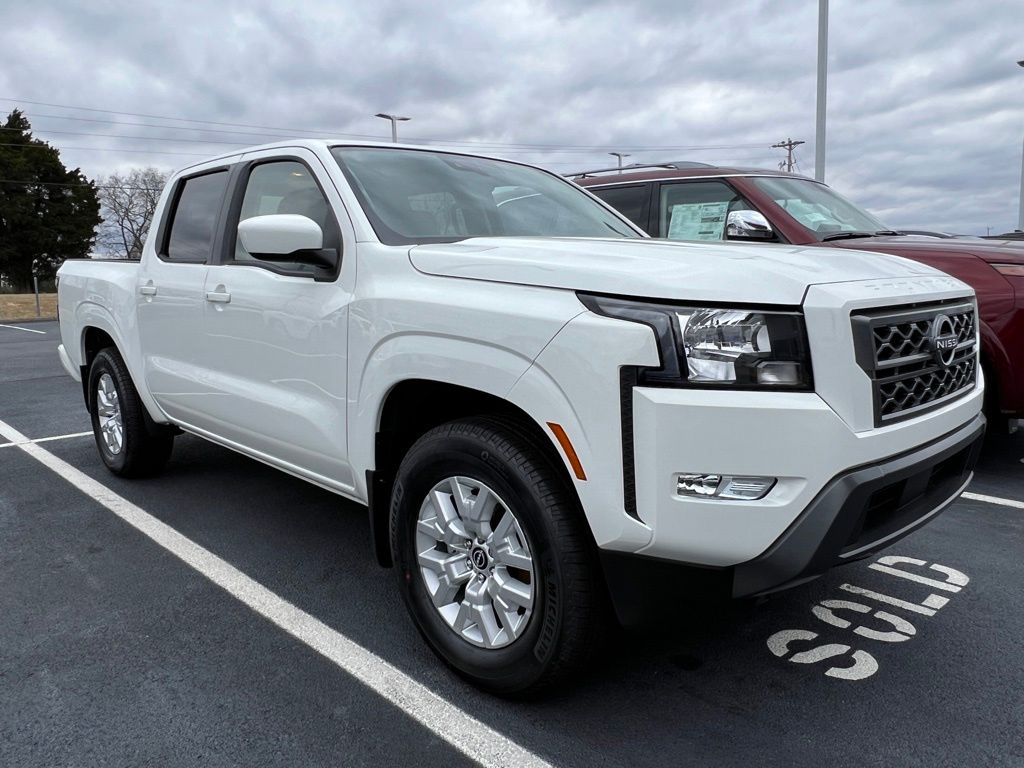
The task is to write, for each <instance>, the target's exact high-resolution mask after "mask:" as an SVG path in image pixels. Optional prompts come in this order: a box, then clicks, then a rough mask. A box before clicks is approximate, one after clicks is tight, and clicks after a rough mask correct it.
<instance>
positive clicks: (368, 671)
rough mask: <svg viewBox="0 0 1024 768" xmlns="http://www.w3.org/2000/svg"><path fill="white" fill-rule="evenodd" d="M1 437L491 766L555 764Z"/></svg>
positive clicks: (3, 429) (105, 493)
mask: <svg viewBox="0 0 1024 768" xmlns="http://www.w3.org/2000/svg"><path fill="white" fill-rule="evenodd" d="M0 436H2V437H4V438H6V439H7V440H9V441H10V442H11V443H15V444H17V447H18V448H20V449H21V450H22V451H24V452H25V453H27V454H28V455H29V456H31V457H32V458H34V459H36V460H37V461H39V462H40V463H42V464H43V465H45V466H46V467H48V468H49V469H51V470H53V471H54V472H56V473H57V474H58V475H60V476H61V477H63V478H64V479H65V480H67V481H68V482H69V483H71V485H73V486H74V487H75V488H77V489H78V490H80V491H81V492H82V493H84V494H86V495H87V496H89V497H91V498H92V499H94V500H95V501H97V502H99V503H100V504H102V505H103V506H104V507H106V508H107V509H109V510H110V511H111V512H113V513H114V514H115V515H117V516H118V517H120V518H121V519H122V520H124V521H125V522H126V523H128V524H129V525H131V526H133V527H134V528H136V529H137V530H138V531H140V532H141V533H143V534H144V535H146V536H148V537H149V538H150V539H152V540H153V541H154V542H156V543H157V544H158V545H160V546H161V547H163V548H164V549H166V550H167V551H168V552H170V553H171V554H173V555H174V556H175V557H177V558H178V559H179V560H181V561H182V562H184V563H185V564H186V565H188V566H190V567H191V568H194V569H195V570H196V571H198V572H199V573H201V574H202V575H203V576H205V577H206V578H207V579H209V580H210V581H212V582H213V583H214V584H216V585H217V586H218V587H220V588H221V589H223V590H225V591H226V592H228V593H229V594H230V595H232V596H233V597H235V598H236V599H238V600H239V601H240V602H242V603H244V604H245V605H247V606H248V607H249V608H251V609H252V610H253V611H255V612H256V613H258V614H259V615H260V616H263V617H264V618H266V619H268V620H269V621H271V622H272V623H273V624H275V625H277V626H278V627H279V628H281V629H283V630H284V631H285V632H287V633H288V634H290V635H292V636H293V637H294V638H296V639H297V640H299V641H300V642H302V643H304V644H305V645H307V646H309V647H310V648H312V649H313V650H314V651H316V652H317V653H319V654H321V655H322V656H324V657H325V658H327V659H329V660H330V661H332V662H334V664H336V665H337V666H338V667H340V668H341V669H342V670H344V671H345V672H347V673H348V674H350V675H352V677H354V678H356V679H357V680H359V681H360V682H361V683H362V684H363V685H365V686H366V687H367V688H369V689H371V690H372V691H374V692H376V693H378V694H380V695H381V696H383V697H384V698H385V699H387V700H388V701H389V702H390V703H391V704H393V705H394V706H396V707H398V708H399V709H401V710H402V711H404V712H405V713H406V714H407V715H409V716H410V717H412V718H414V719H415V720H417V721H418V722H419V723H421V724H422V725H424V726H425V727H427V728H428V729H430V730H431V731H432V732H433V733H434V734H436V735H437V736H438V737H439V738H441V739H443V740H444V741H446V742H448V743H449V744H451V745H452V746H453V747H455V748H456V749H458V750H459V751H460V752H462V753H463V754H464V755H466V756H467V757H469V758H470V759H472V760H475V761H477V762H479V763H481V764H483V765H486V766H538V767H539V766H548V765H549V763H547V762H545V761H544V760H543V759H542V758H541V757H539V756H538V755H535V754H534V753H532V752H530V751H529V750H527V749H525V748H524V747H522V746H520V745H519V744H516V743H515V742H514V741H512V740H511V739H509V738H507V737H506V736H503V735H502V734H500V733H498V732H497V731H495V730H494V729H493V728H491V727H490V726H488V725H485V724H484V723H482V722H480V721H479V720H477V719H476V718H475V717H473V716H472V715H470V714H469V713H468V712H465V711H463V710H462V709H460V708H459V707H457V706H456V705H455V704H452V703H451V702H450V701H448V700H447V699H444V698H442V697H441V696H439V695H437V694H436V693H434V692H433V691H431V690H430V689H429V688H427V687H426V686H425V685H423V684H422V683H420V682H418V681H416V680H414V679H413V678H411V677H409V675H407V674H405V673H404V672H402V671H401V670H399V669H398V668H396V667H395V666H393V665H392V664H390V663H389V662H387V661H385V660H384V659H382V658H381V657H380V656H378V655H376V654H375V653H373V652H372V651H370V650H367V649H366V648H363V647H362V646H361V645H359V644H358V643H356V642H354V641H353V640H350V639H349V638H348V637H346V636H345V635H343V634H341V633H340V632H338V631H336V630H334V629H331V628H330V627H329V626H327V625H326V624H324V623H323V622H322V621H320V620H319V619H317V618H315V617H314V616H312V615H311V614H308V613H306V612H305V611H303V610H301V609H300V608H297V607H296V606H294V605H292V604H291V603H289V602H288V601H287V600H285V599H284V598H282V597H280V596H279V595H277V594H276V593H274V592H272V591H270V590H269V589H267V588H266V587H264V586H263V585H262V584H260V583H259V582H257V581H255V580H254V579H252V578H250V577H249V576H246V575H245V574H244V573H242V572H241V571H239V570H238V569H237V568H235V567H234V566H233V565H231V564H230V563H228V562H227V561H225V560H222V559H221V558H219V557H217V555H215V554H213V553H212V552H210V551H209V550H207V549H204V548H203V547H201V546H200V545H199V544H196V543H195V542H194V541H192V540H191V539H189V538H188V537H186V536H184V535H182V534H181V533H179V532H178V531H176V530H175V529H174V528H171V527H170V526H169V525H167V524H166V523H163V522H161V521H160V520H158V519H157V518H155V517H153V516H152V515H150V514H149V513H148V512H146V511H145V510H143V509H142V508H141V507H138V506H136V505H135V504H132V503H131V502H130V501H128V500H127V499H125V498H123V497H121V496H119V495H117V494H116V493H114V492H113V491H112V490H110V489H109V488H107V487H106V486H105V485H103V484H102V483H99V482H97V481H96V480H93V479H92V478H91V477H89V476H88V475H86V474H85V473H83V472H81V471H80V470H78V469H75V468H74V467H73V466H71V465H70V464H68V463H67V462H66V461H63V460H62V459H59V458H57V457H56V456H54V455H53V454H52V453H50V452H49V451H47V450H46V449H45V448H42V447H40V446H39V445H37V444H36V443H34V442H32V441H30V440H28V438H26V437H25V436H24V435H23V434H21V433H20V432H18V431H17V430H16V429H14V428H13V427H11V426H9V425H8V424H6V423H4V422H3V421H0Z"/></svg>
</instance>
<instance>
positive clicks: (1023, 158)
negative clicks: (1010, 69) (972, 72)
mask: <svg viewBox="0 0 1024 768" xmlns="http://www.w3.org/2000/svg"><path fill="white" fill-rule="evenodd" d="M1017 66H1018V67H1024V59H1021V60H1020V61H1018V62H1017ZM1017 205H1019V206H1020V211H1019V212H1018V213H1017V229H1019V230H1020V231H1021V232H1024V143H1022V144H1021V153H1020V199H1019V200H1018V201H1017Z"/></svg>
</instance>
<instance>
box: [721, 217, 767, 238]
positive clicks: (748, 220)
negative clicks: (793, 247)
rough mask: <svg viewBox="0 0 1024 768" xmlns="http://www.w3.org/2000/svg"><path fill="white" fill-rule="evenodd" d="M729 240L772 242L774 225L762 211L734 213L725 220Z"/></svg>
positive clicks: (726, 235)
mask: <svg viewBox="0 0 1024 768" xmlns="http://www.w3.org/2000/svg"><path fill="white" fill-rule="evenodd" d="M725 237H726V239H728V240H771V239H772V238H773V237H775V232H774V231H773V230H772V225H771V224H769V223H768V219H766V218H765V217H764V214H762V213H761V212H760V211H732V212H731V213H730V214H729V216H728V217H727V218H726V220H725Z"/></svg>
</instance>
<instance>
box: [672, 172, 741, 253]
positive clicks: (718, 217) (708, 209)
mask: <svg viewBox="0 0 1024 768" xmlns="http://www.w3.org/2000/svg"><path fill="white" fill-rule="evenodd" d="M752 209H753V206H751V205H750V204H749V203H748V202H747V201H746V200H744V199H743V198H742V197H740V195H739V193H738V192H737V191H736V190H735V189H733V188H732V187H731V186H729V185H728V184H726V183H725V182H722V181H689V182H685V183H682V184H662V185H661V200H660V204H659V219H658V221H659V225H660V229H659V230H658V231H659V234H660V235H661V236H662V237H667V238H668V239H670V240H724V239H725V220H726V217H727V216H728V214H729V213H730V212H731V211H743V210H752Z"/></svg>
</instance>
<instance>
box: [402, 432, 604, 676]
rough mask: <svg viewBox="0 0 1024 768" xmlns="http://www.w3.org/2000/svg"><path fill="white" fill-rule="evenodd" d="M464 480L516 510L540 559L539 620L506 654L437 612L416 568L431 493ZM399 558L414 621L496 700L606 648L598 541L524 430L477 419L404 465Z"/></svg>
mask: <svg viewBox="0 0 1024 768" xmlns="http://www.w3.org/2000/svg"><path fill="white" fill-rule="evenodd" d="M454 475H458V476H464V477H469V478H472V479H474V480H477V481H480V482H482V483H484V484H486V485H487V486H489V487H490V488H491V489H493V490H494V491H495V492H496V493H497V494H498V496H499V497H501V499H503V500H504V501H505V503H506V505H507V507H508V509H509V510H513V511H514V513H515V517H516V519H517V520H518V522H519V524H520V526H521V528H522V530H523V533H524V534H525V536H526V538H527V541H528V546H529V548H530V551H531V554H532V556H533V561H534V570H535V573H536V582H535V592H534V593H535V595H536V597H535V598H534V601H535V602H534V608H533V614H532V616H531V617H530V619H529V621H528V623H527V625H526V627H525V629H524V630H522V634H521V635H520V636H519V637H518V638H516V639H515V640H513V641H512V642H511V643H510V644H508V645H506V646H504V647H501V648H482V647H479V646H477V645H474V644H472V643H470V642H468V641H467V640H466V639H464V638H463V637H461V636H460V635H459V634H457V633H456V632H455V631H454V630H453V629H452V628H451V627H450V626H449V625H448V624H447V623H445V621H444V620H443V619H442V617H441V615H440V614H439V612H438V610H437V609H436V608H435V607H434V605H433V603H432V601H431V598H430V595H429V592H428V591H427V587H426V585H425V583H424V579H423V575H422V573H421V571H420V568H419V565H418V562H417V553H416V551H415V550H416V525H417V520H418V517H419V512H420V506H421V504H422V503H423V500H424V499H425V498H426V495H427V493H428V492H429V491H430V489H432V488H433V487H434V486H435V485H436V484H437V483H439V482H441V481H442V480H444V479H445V478H448V477H451V476H454ZM390 535H391V551H392V556H393V557H394V562H395V566H396V568H395V570H396V572H397V575H398V583H399V588H400V590H401V593H402V597H403V599H404V601H405V604H406V607H407V608H408V610H409V613H410V615H411V616H412V619H413V622H414V623H415V625H416V627H417V628H418V629H419V631H420V633H421V634H422V635H423V637H424V638H425V639H426V641H427V643H428V644H429V645H430V647H431V648H432V649H433V650H434V652H435V653H436V654H437V655H438V656H439V657H440V658H441V659H442V660H443V661H444V662H446V663H447V664H448V665H449V666H450V667H452V669H454V670H455V671H456V672H457V673H458V674H459V675H461V676H462V677H464V678H465V679H467V680H469V681H470V682H472V683H473V684H475V685H476V686H478V687H480V688H483V689H485V690H487V691H490V692H492V693H496V694H500V695H506V696H512V695H527V694H535V693H537V692H539V691H542V690H544V689H545V688H548V687H550V686H551V685H552V684H553V683H556V682H558V681H561V680H563V679H565V678H566V677H567V676H569V675H570V674H571V673H573V672H575V671H577V670H579V669H580V668H581V667H582V666H583V665H585V664H586V662H587V661H588V660H589V659H590V658H592V656H593V654H594V653H595V652H596V651H597V650H598V649H599V647H600V645H601V643H600V642H599V641H600V640H601V638H602V637H603V636H604V634H605V633H604V630H605V629H606V628H607V627H606V621H607V616H608V614H607V611H606V593H605V589H604V583H603V580H602V579H601V577H600V572H599V569H598V566H597V557H596V551H595V549H596V548H595V546H594V543H593V539H592V538H591V536H590V532H589V530H588V528H587V524H586V521H585V519H584V517H583V513H582V511H581V510H580V509H579V505H578V503H577V502H576V501H575V499H574V497H573V495H572V494H571V493H570V492H569V491H568V490H567V488H566V485H565V481H564V480H563V479H562V476H561V475H560V473H559V471H558V469H556V467H555V466H554V465H553V464H552V462H551V461H550V460H548V458H547V457H546V454H545V452H544V451H543V450H542V449H541V448H540V447H539V446H538V445H537V444H536V442H535V438H534V437H533V436H532V435H531V434H530V432H529V430H527V429H525V428H523V427H522V426H521V425H519V424H518V423H517V422H515V421H512V420H504V419H497V418H488V417H480V418H472V419H465V420H460V421H455V422H451V423H449V424H445V425H442V426H440V427H437V428H435V429H432V430H431V431H429V432H427V433H426V434H425V435H423V436H422V437H421V438H420V439H419V440H417V441H416V443H415V444H414V445H413V446H412V448H411V449H410V450H409V452H408V453H407V454H406V456H405V458H404V459H403V461H402V463H401V466H400V468H399V470H398V474H397V477H396V479H395V484H394V490H393V492H392V497H391V512H390Z"/></svg>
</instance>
